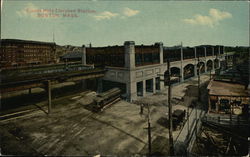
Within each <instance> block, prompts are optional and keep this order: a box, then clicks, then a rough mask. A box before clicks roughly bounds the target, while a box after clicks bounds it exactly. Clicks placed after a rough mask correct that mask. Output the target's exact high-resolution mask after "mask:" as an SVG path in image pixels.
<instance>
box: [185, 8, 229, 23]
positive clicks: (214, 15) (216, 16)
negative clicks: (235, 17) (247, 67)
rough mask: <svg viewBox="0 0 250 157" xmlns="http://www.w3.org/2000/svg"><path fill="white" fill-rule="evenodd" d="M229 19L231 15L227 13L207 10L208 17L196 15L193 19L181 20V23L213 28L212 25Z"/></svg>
mask: <svg viewBox="0 0 250 157" xmlns="http://www.w3.org/2000/svg"><path fill="white" fill-rule="evenodd" d="M231 17H232V14H231V13H229V12H225V11H220V10H217V9H214V8H212V9H210V10H209V15H208V16H203V15H200V14H197V15H195V16H194V17H193V18H187V19H183V21H184V22H185V23H187V24H193V25H203V26H209V27H214V25H216V24H219V21H222V20H224V19H227V18H231Z"/></svg>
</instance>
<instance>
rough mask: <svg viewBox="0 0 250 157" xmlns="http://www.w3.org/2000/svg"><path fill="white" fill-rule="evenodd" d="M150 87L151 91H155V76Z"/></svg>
mask: <svg viewBox="0 0 250 157" xmlns="http://www.w3.org/2000/svg"><path fill="white" fill-rule="evenodd" d="M152 86H153V87H152V88H153V93H155V91H156V85H155V77H154V78H153V83H152Z"/></svg>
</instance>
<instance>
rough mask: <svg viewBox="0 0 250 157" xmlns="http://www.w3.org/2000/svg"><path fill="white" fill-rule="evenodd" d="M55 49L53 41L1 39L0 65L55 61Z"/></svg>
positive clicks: (27, 64)
mask: <svg viewBox="0 0 250 157" xmlns="http://www.w3.org/2000/svg"><path fill="white" fill-rule="evenodd" d="M55 50H56V44H55V43H50V42H39V41H29V40H17V39H2V40H1V48H0V66H1V67H2V68H4V67H19V66H29V65H35V64H50V63H56V62H57V58H56V51H55Z"/></svg>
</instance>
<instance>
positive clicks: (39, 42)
mask: <svg viewBox="0 0 250 157" xmlns="http://www.w3.org/2000/svg"><path fill="white" fill-rule="evenodd" d="M0 41H1V43H31V44H52V45H55V44H56V43H54V42H44V41H33V40H21V39H1V40H0Z"/></svg>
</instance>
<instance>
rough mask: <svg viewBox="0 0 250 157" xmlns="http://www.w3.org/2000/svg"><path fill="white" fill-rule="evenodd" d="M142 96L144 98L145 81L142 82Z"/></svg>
mask: <svg viewBox="0 0 250 157" xmlns="http://www.w3.org/2000/svg"><path fill="white" fill-rule="evenodd" d="M142 96H143V97H144V96H146V80H143V81H142Z"/></svg>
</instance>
